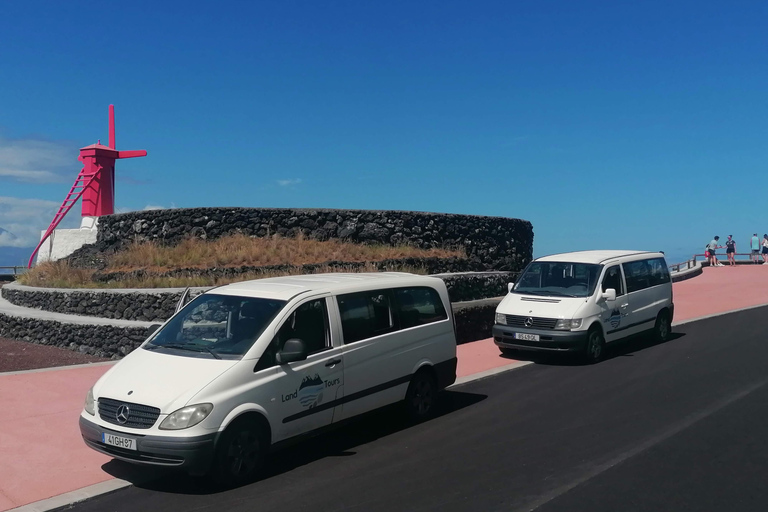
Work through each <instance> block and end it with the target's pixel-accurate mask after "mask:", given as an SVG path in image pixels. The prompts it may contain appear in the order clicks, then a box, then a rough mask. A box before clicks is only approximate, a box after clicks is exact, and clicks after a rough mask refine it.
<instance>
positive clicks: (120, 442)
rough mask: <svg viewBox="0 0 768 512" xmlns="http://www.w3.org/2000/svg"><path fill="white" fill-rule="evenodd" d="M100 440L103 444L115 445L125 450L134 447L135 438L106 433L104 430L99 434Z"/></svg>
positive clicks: (133, 448)
mask: <svg viewBox="0 0 768 512" xmlns="http://www.w3.org/2000/svg"><path fill="white" fill-rule="evenodd" d="M101 441H102V442H103V443H104V444H108V445H110V446H117V447H118V448H124V449H126V450H135V449H136V440H135V439H131V438H130V437H122V436H116V435H114V434H107V433H106V432H105V433H103V434H101Z"/></svg>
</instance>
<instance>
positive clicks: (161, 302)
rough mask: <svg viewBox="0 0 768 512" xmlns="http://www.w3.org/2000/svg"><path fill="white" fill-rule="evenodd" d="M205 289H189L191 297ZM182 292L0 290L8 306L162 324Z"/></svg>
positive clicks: (9, 286) (7, 287) (8, 287)
mask: <svg viewBox="0 0 768 512" xmlns="http://www.w3.org/2000/svg"><path fill="white" fill-rule="evenodd" d="M207 289H208V288H193V289H192V290H191V293H192V295H193V296H196V295H199V294H200V293H202V292H203V291H204V290H207ZM183 291H184V290H183V289H179V288H172V289H168V290H155V289H152V290H130V289H126V290H119V289H115V290H97V289H72V290H65V289H60V288H35V287H32V286H23V285H20V284H17V283H11V284H7V285H5V286H3V287H2V288H0V293H2V296H3V298H4V299H6V300H7V301H8V302H10V303H11V304H15V305H17V306H23V307H28V308H35V309H42V310H44V311H51V312H54V313H65V314H72V315H83V316H95V317H100V318H113V319H119V320H138V321H142V322H164V321H165V320H166V319H167V318H169V317H170V316H171V315H172V314H173V312H174V311H175V310H176V304H177V303H178V302H179V299H180V298H181V294H182V293H183Z"/></svg>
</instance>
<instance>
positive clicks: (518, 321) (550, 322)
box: [504, 315, 557, 329]
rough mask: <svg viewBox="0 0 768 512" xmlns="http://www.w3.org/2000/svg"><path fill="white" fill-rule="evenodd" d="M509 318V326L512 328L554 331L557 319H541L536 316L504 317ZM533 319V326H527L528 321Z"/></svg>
mask: <svg viewBox="0 0 768 512" xmlns="http://www.w3.org/2000/svg"><path fill="white" fill-rule="evenodd" d="M504 316H506V317H507V325H510V326H512V327H530V328H532V329H554V328H555V324H556V323H557V318H540V317H536V316H518V315H504ZM529 318H530V319H531V322H532V323H531V325H526V321H527V320H528V319H529Z"/></svg>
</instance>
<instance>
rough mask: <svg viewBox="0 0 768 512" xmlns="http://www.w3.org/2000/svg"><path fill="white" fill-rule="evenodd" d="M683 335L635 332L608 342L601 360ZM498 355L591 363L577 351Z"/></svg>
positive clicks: (568, 363)
mask: <svg viewBox="0 0 768 512" xmlns="http://www.w3.org/2000/svg"><path fill="white" fill-rule="evenodd" d="M683 336H685V333H683V332H673V333H671V334H670V335H669V339H668V340H667V341H665V342H660V341H656V339H655V338H654V337H653V336H652V335H649V334H637V335H635V336H630V337H629V338H627V339H626V340H622V341H618V342H615V343H612V344H609V345H608V346H606V347H605V355H604V356H603V361H606V360H608V359H613V358H614V357H631V356H632V354H634V353H636V352H640V351H643V350H646V349H649V348H653V347H655V346H657V345H666V344H668V343H672V342H674V341H675V340H677V339H680V338H682V337H683ZM500 357H503V358H505V359H514V360H518V361H531V362H534V363H536V364H542V365H551V366H589V365H591V364H592V363H588V362H586V361H585V360H584V358H582V357H580V354H577V353H575V352H574V353H567V354H552V353H547V352H527V351H524V350H520V351H518V352H517V353H515V354H514V355H503V354H500Z"/></svg>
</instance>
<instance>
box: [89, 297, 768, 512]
mask: <svg viewBox="0 0 768 512" xmlns="http://www.w3.org/2000/svg"><path fill="white" fill-rule="evenodd" d="M766 314H768V308H760V309H754V310H750V311H744V312H741V313H735V314H731V315H727V316H723V317H718V318H712V319H708V320H704V321H700V322H695V323H692V324H688V325H684V326H681V327H678V328H676V334H677V337H676V338H675V339H673V340H671V341H669V342H668V343H666V344H663V345H655V346H654V345H652V344H650V343H649V342H647V341H644V340H640V341H635V342H633V343H631V344H628V345H625V346H624V347H623V349H622V350H614V351H612V352H611V355H612V356H613V357H612V358H611V359H608V360H606V361H604V362H602V363H600V364H598V365H595V366H578V365H573V364H568V361H567V360H557V359H555V360H545V361H543V362H541V364H536V365H529V366H526V367H524V368H522V369H519V370H516V371H513V372H509V373H506V374H501V375H498V376H495V377H490V378H487V379H484V380H481V381H477V382H473V383H469V384H466V385H464V386H460V387H459V388H456V389H455V390H454V391H452V392H450V393H448V394H447V396H446V411H445V414H443V415H442V416H440V417H438V418H436V419H434V420H432V421H429V422H427V423H424V424H422V425H418V426H413V427H407V426H406V425H404V424H403V422H402V421H401V420H398V419H393V418H394V417H393V416H392V415H389V414H382V413H374V414H372V415H370V416H368V417H367V418H365V419H364V420H363V421H362V422H358V423H355V424H352V425H349V426H346V427H343V428H341V429H339V430H337V431H335V432H333V433H331V434H327V435H324V436H320V437H318V438H316V439H314V440H312V441H310V442H307V443H304V444H301V445H299V446H296V447H294V448H291V449H289V450H287V451H284V452H281V453H280V454H278V455H277V456H276V457H275V461H274V462H275V470H274V472H273V474H272V475H271V476H269V477H268V478H266V479H264V480H262V481H260V482H256V483H254V484H251V485H248V486H245V487H242V488H239V489H235V490H231V491H227V492H216V491H215V490H214V489H212V488H210V487H208V486H207V485H206V483H205V481H204V480H201V479H191V478H188V477H182V476H176V475H173V474H170V475H165V476H162V477H161V478H159V479H156V480H154V481H152V482H151V483H148V484H146V483H145V484H141V483H139V484H137V486H135V487H131V488H128V489H125V490H122V491H118V492H116V493H114V494H111V495H106V496H101V497H98V498H96V499H94V500H92V501H89V502H85V503H82V504H80V505H78V506H76V507H74V510H77V511H83V512H84V511H99V512H103V511H133V510H150V511H151V510H195V511H202V510H210V511H216V512H219V511H222V510H236V511H239V510H242V511H254V510H280V511H283V512H289V511H312V512H319V511H323V512H329V511H366V512H369V511H370V512H372V511H391V510H436V511H437V510H439V511H470V510H472V511H474V510H482V511H492V510H537V511H543V512H554V511H568V512H580V511H585V512H586V511H589V512H597V511H606V512H607V511H611V512H613V511H616V510H621V511H622V512H629V511H654V512H656V511H659V510H665V511H666V510H671V511H679V510H697V511H709V510H711V511H718V512H720V511H723V510H728V511H742V510H743V511H750V512H753V511H756V510H765V509H766V506H767V504H768V462H766V461H768V435H766V433H767V432H768V386H767V385H766V384H767V383H768V339H766V333H767V332H768V326H766V322H765V320H764V318H765V316H766ZM105 469H107V470H108V471H110V472H112V473H114V474H115V475H117V476H121V475H122V474H124V470H125V466H123V465H122V464H121V463H117V462H110V463H108V464H107V465H106V466H105Z"/></svg>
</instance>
